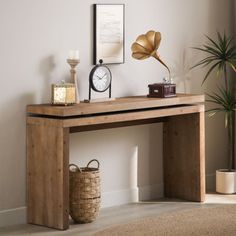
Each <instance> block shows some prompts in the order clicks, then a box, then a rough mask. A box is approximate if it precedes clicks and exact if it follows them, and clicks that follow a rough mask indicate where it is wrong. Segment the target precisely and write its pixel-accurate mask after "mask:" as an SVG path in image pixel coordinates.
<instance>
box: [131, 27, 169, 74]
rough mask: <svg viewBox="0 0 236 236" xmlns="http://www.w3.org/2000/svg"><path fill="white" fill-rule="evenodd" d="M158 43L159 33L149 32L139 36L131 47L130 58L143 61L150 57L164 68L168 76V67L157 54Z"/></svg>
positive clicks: (159, 39)
mask: <svg viewBox="0 0 236 236" xmlns="http://www.w3.org/2000/svg"><path fill="white" fill-rule="evenodd" d="M160 43H161V33H160V32H155V31H153V30H150V31H148V32H147V33H146V34H141V35H139V36H138V38H137V39H136V41H135V42H134V43H133V44H132V46H131V50H132V57H133V58H135V59H137V60H144V59H146V58H149V57H151V56H152V57H154V58H156V59H157V60H158V61H159V62H160V63H161V64H162V65H163V66H165V67H166V68H167V70H168V72H169V74H170V69H169V67H168V66H167V65H166V64H165V63H164V62H163V61H162V60H161V58H160V55H159V54H158V53H157V49H158V48H159V46H160Z"/></svg>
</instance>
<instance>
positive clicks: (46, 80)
mask: <svg viewBox="0 0 236 236" xmlns="http://www.w3.org/2000/svg"><path fill="white" fill-rule="evenodd" d="M55 67H56V63H55V57H54V56H53V55H49V56H47V57H45V58H43V59H42V60H41V62H40V64H39V73H40V74H41V75H42V77H43V83H42V91H41V96H42V99H43V100H44V99H47V100H49V101H50V97H49V96H50V94H51V84H52V73H53V71H54V69H55Z"/></svg>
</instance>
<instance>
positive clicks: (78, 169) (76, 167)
mask: <svg viewBox="0 0 236 236" xmlns="http://www.w3.org/2000/svg"><path fill="white" fill-rule="evenodd" d="M72 166H73V167H75V169H74V171H73V170H72V169H71V167H72ZM69 170H70V171H71V172H76V171H79V172H80V173H81V172H82V171H81V169H80V168H79V167H78V166H77V165H75V164H70V165H69Z"/></svg>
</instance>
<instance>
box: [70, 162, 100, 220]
mask: <svg viewBox="0 0 236 236" xmlns="http://www.w3.org/2000/svg"><path fill="white" fill-rule="evenodd" d="M92 162H97V165H98V166H97V168H92V167H89V165H90V164H91V163H92ZM99 165H100V164H99V161H98V160H96V159H93V160H91V161H90V162H89V163H88V164H87V167H84V168H79V167H78V166H77V165H74V164H71V165H70V166H69V172H70V216H71V218H72V219H73V220H74V221H75V222H77V223H89V222H92V221H94V220H95V219H96V217H97V216H98V213H99V209H100V204H101V187H100V174H99Z"/></svg>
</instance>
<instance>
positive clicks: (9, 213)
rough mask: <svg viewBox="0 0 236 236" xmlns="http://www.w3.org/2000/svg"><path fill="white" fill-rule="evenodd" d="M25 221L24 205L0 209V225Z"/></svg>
mask: <svg viewBox="0 0 236 236" xmlns="http://www.w3.org/2000/svg"><path fill="white" fill-rule="evenodd" d="M25 223H26V207H19V208H14V209H8V210H3V211H0V227H4V226H10V225H18V224H25Z"/></svg>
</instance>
